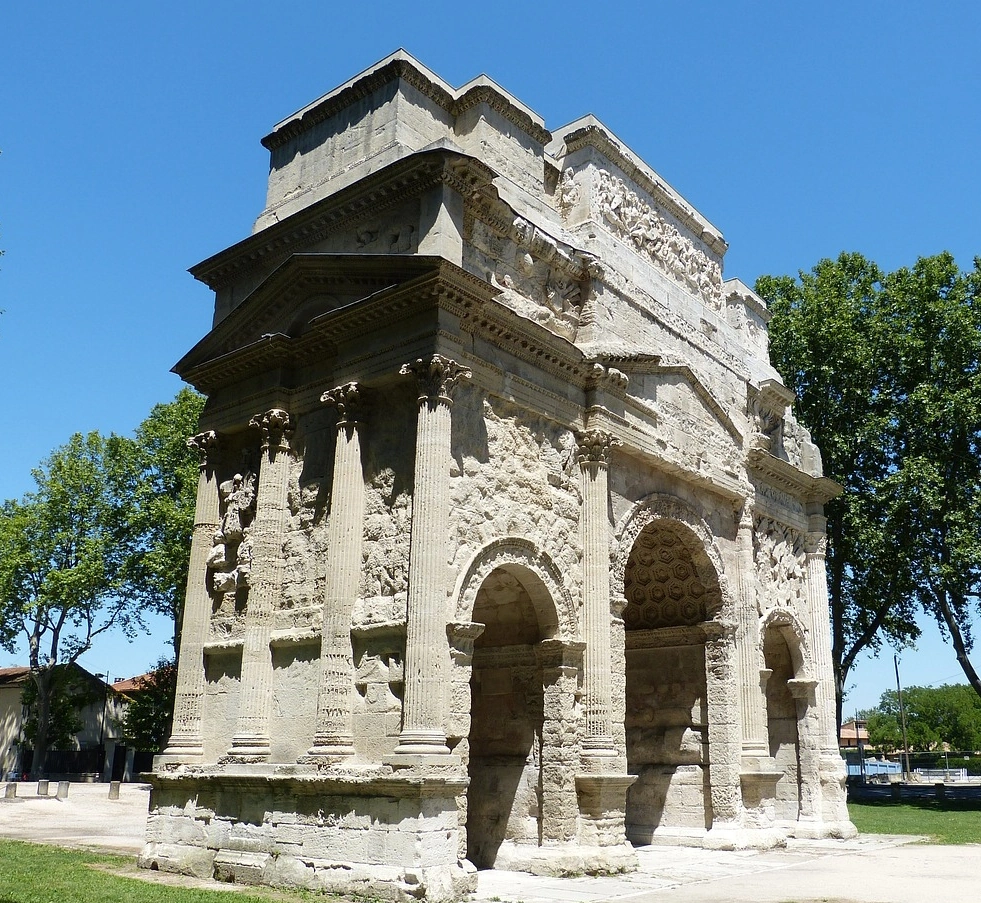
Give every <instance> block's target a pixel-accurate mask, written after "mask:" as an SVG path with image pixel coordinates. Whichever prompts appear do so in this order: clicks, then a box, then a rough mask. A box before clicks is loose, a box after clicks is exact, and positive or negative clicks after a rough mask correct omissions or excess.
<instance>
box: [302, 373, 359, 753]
mask: <svg viewBox="0 0 981 903" xmlns="http://www.w3.org/2000/svg"><path fill="white" fill-rule="evenodd" d="M320 400H321V401H322V402H323V403H324V404H327V405H332V406H334V407H335V408H337V442H336V445H335V446H334V478H333V483H332V484H331V495H330V518H329V521H328V526H327V581H326V587H325V591H324V616H323V630H322V632H321V639H320V686H319V689H318V693H317V730H316V733H315V735H314V740H313V746H312V747H311V748H310V751H309V753H308V755H309V756H312V757H330V756H349V755H353V754H354V737H353V733H352V726H351V683H352V681H353V679H354V663H353V660H352V657H351V613H352V611H353V608H354V603H355V600H356V599H357V595H358V581H359V577H360V574H361V546H362V543H363V535H364V504H365V503H364V474H363V472H362V469H361V423H362V422H363V421H362V417H363V407H362V396H361V388H360V387H359V386H358V384H357V383H347V384H346V385H343V386H338V387H337V388H336V389H330V390H328V391H327V392H324V394H323V395H322V396H321V398H320Z"/></svg>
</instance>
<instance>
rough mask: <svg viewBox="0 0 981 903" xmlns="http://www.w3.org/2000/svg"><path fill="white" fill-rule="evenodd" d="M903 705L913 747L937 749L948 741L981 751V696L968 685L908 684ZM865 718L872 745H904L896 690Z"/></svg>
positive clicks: (957, 747)
mask: <svg viewBox="0 0 981 903" xmlns="http://www.w3.org/2000/svg"><path fill="white" fill-rule="evenodd" d="M903 705H904V707H905V709H906V737H907V740H908V742H909V745H910V748H911V749H918V750H933V749H938V748H939V747H940V746H941V745H942V744H945V743H946V744H947V745H948V746H949V747H950V748H951V749H955V750H965V751H968V752H976V751H978V750H981V697H979V696H978V694H977V693H975V692H974V689H973V688H972V687H970V686H968V685H967V684H945V685H944V686H942V687H908V688H907V689H905V690H903ZM865 717H866V718H867V719H868V722H869V742H870V743H871V744H872V745H874V746H879V747H881V748H883V749H888V750H897V749H900V748H901V746H902V733H901V729H900V711H899V696H898V694H897V693H896V691H895V690H887V691H886V692H885V693H883V694H882V697H881V698H880V700H879V705H878V706H877V707H876V708H875V709H873V710H871V711H869V712H866V713H865Z"/></svg>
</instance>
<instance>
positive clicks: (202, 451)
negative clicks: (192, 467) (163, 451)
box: [184, 430, 221, 470]
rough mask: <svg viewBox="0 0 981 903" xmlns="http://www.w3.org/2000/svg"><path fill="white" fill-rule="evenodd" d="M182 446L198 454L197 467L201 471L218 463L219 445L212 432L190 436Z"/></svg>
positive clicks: (216, 437)
mask: <svg viewBox="0 0 981 903" xmlns="http://www.w3.org/2000/svg"><path fill="white" fill-rule="evenodd" d="M184 444H185V445H186V446H187V447H188V448H190V449H192V450H193V451H196V452H197V453H198V466H199V467H200V468H201V469H202V470H204V469H205V468H207V467H209V466H210V467H214V465H215V464H216V463H217V462H218V455H219V453H220V451H221V443H220V441H219V439H218V434H217V433H216V432H215V431H214V430H205V431H204V432H202V433H198V434H197V435H194V436H191V437H190V438H189V439H188V440H187V441H186V442H185V443H184Z"/></svg>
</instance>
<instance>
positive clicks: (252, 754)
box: [219, 737, 269, 763]
mask: <svg viewBox="0 0 981 903" xmlns="http://www.w3.org/2000/svg"><path fill="white" fill-rule="evenodd" d="M268 757H269V738H268V737H232V745H231V748H230V749H229V750H228V752H227V753H225V755H224V756H222V757H221V759H220V760H219V761H220V762H246V763H248V762H256V761H261V760H264V759H267V758H268Z"/></svg>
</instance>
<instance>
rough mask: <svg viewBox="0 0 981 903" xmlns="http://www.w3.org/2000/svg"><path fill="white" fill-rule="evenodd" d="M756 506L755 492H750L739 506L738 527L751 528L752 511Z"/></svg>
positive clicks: (750, 529) (741, 528) (742, 528)
mask: <svg viewBox="0 0 981 903" xmlns="http://www.w3.org/2000/svg"><path fill="white" fill-rule="evenodd" d="M755 507H756V493H755V492H751V493H749V495H747V496H746V498H745V499H743V503H742V505H740V506H739V512H738V515H739V529H740V530H749V531H752V529H753V513H754V510H755Z"/></svg>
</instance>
